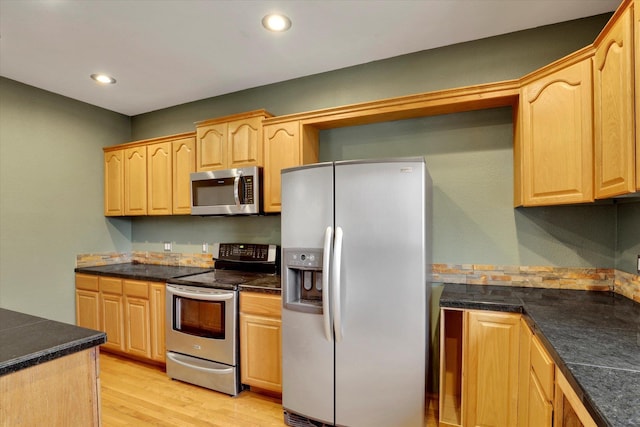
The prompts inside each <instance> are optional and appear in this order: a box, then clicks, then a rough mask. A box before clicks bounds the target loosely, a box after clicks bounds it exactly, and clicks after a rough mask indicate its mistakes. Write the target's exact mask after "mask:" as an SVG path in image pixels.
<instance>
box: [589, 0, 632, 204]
mask: <svg viewBox="0 0 640 427" xmlns="http://www.w3.org/2000/svg"><path fill="white" fill-rule="evenodd" d="M594 45H595V47H596V52H595V56H594V60H593V75H594V91H593V94H594V111H595V114H594V131H595V136H594V142H595V144H594V147H595V197H596V198H597V199H603V198H608V197H613V196H617V195H621V194H626V193H632V192H634V191H635V190H636V186H637V184H636V176H635V173H636V170H635V169H636V162H637V158H636V154H635V145H636V139H635V124H634V98H635V97H634V80H633V78H634V71H633V65H634V64H633V3H632V2H627V3H626V5H625V6H624V7H622V8H621V9H619V10H618V11H617V12H616V14H615V15H614V17H613V18H612V19H611V21H609V23H608V24H607V26H606V27H605V28H604V30H603V31H602V33H601V34H600V35H599V36H598V38H597V39H596V41H595V43H594Z"/></svg>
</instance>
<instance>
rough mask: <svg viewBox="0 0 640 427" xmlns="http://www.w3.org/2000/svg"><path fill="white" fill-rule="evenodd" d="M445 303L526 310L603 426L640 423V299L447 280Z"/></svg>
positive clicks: (471, 306)
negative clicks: (457, 282) (470, 283)
mask: <svg viewBox="0 0 640 427" xmlns="http://www.w3.org/2000/svg"><path fill="white" fill-rule="evenodd" d="M440 306H441V307H444V308H461V309H479V310H492V311H507V312H517V313H523V314H524V316H525V320H526V321H527V323H528V324H529V325H530V326H531V328H532V329H533V331H534V332H535V333H536V334H538V335H539V337H540V338H541V340H542V342H543V343H544V345H545V347H546V349H547V350H548V352H549V354H550V355H551V357H552V358H553V359H554V361H555V363H556V365H557V366H558V367H559V368H560V370H561V371H562V372H563V374H564V375H565V376H566V378H567V380H568V381H569V382H570V383H571V385H572V386H573V388H574V390H575V391H576V393H577V394H578V396H579V397H580V398H581V399H582V402H583V403H584V405H585V407H586V408H587V410H588V411H589V413H590V414H591V416H592V417H593V419H594V421H595V422H596V423H597V424H598V425H601V426H613V427H631V426H635V427H637V426H640V304H638V303H636V302H634V301H632V300H630V299H628V298H625V297H623V296H621V295H618V294H614V293H612V292H593V291H574V290H558V289H539V288H522V287H505V286H484V285H458V284H446V285H445V287H444V290H443V292H442V296H441V298H440Z"/></svg>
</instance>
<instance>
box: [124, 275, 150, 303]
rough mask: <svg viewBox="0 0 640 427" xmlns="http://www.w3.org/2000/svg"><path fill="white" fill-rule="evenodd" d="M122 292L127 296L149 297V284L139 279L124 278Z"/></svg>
mask: <svg viewBox="0 0 640 427" xmlns="http://www.w3.org/2000/svg"><path fill="white" fill-rule="evenodd" d="M123 284H124V294H125V295H126V296H128V297H136V298H143V299H149V284H148V283H147V282H143V281H140V280H124V281H123Z"/></svg>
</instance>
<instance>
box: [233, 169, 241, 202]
mask: <svg viewBox="0 0 640 427" xmlns="http://www.w3.org/2000/svg"><path fill="white" fill-rule="evenodd" d="M241 176H242V173H238V175H236V178H235V179H234V180H233V199H234V200H235V201H236V206H237V207H238V208H240V177H241Z"/></svg>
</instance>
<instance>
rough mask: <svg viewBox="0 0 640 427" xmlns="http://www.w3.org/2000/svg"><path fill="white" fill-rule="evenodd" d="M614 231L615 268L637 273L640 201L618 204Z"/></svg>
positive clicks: (639, 239) (639, 244)
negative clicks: (615, 237) (615, 229)
mask: <svg viewBox="0 0 640 427" xmlns="http://www.w3.org/2000/svg"><path fill="white" fill-rule="evenodd" d="M617 219H618V221H617V232H616V236H617V239H616V268H617V269H619V270H622V271H626V272H627V273H634V274H639V273H638V271H637V268H638V256H640V202H639V201H636V202H632V203H627V202H625V201H624V200H622V201H621V202H620V204H618V217H617Z"/></svg>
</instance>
